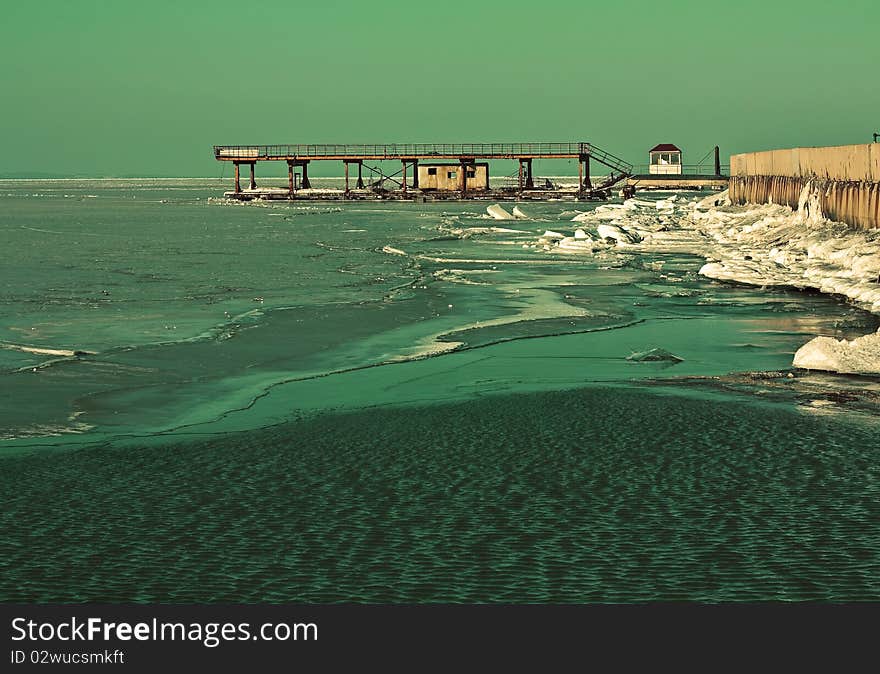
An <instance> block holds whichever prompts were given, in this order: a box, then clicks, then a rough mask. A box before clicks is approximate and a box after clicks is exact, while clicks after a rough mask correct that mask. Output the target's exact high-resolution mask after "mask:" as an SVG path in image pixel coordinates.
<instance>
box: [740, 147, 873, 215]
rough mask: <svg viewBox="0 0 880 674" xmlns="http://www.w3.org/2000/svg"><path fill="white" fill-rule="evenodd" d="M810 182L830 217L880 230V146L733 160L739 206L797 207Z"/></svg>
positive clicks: (795, 150) (775, 152)
mask: <svg viewBox="0 0 880 674" xmlns="http://www.w3.org/2000/svg"><path fill="white" fill-rule="evenodd" d="M810 183H812V185H811V187H812V189H813V190H815V193H816V194H817V196H818V200H819V205H820V207H821V209H822V215H824V216H825V217H826V218H828V219H830V220H837V221H840V222H846V223H847V224H850V225H853V226H854V227H858V228H860V229H875V228H880V143H871V144H867V145H841V146H838V147H799V148H792V149H788V150H769V151H767V152H750V153H746V154H737V155H733V156H732V157H731V158H730V199H731V201H733V203H736V204H745V203H769V202H773V203H775V204H786V205H788V206H791V207H792V208H797V206H798V199H799V198H800V195H801V193H802V192H803V189H804V187H806V186H807V185H808V184H810Z"/></svg>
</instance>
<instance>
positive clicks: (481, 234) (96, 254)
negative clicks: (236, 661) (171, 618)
mask: <svg viewBox="0 0 880 674" xmlns="http://www.w3.org/2000/svg"><path fill="white" fill-rule="evenodd" d="M227 187H228V186H227V185H225V184H221V183H218V182H217V181H216V180H196V179H169V180H158V179H152V180H146V179H144V180H136V179H132V180H101V181H86V180H71V181H66V180H63V181H50V180H46V181H0V236H2V241H3V244H4V245H3V250H4V261H3V264H2V265H0V467H2V470H0V490H2V492H0V493H2V499H3V509H2V513H0V531H2V537H3V540H4V545H3V547H2V552H0V568H2V569H3V573H2V575H0V600H4V601H27V602H31V601H37V602H53V601H135V602H137V601H181V602H186V601H194V602H211V601H232V602H235V601H242V602H245V601H247V602H260V601H269V602H291V601H293V602H295V601H307V602H336V601H355V602H514V603H520V602H571V603H581V602H608V601H614V602H617V601H624V602H626V601H650V600H696V601H710V602H712V601H755V600H783V601H799V600H822V601H843V600H862V599H870V600H878V599H880V463H878V458H880V442H878V430H880V428H878V425H877V423H876V420H877V415H876V404H875V403H876V399H878V398H880V394H878V391H877V383H876V380H874V379H871V378H864V377H862V378H860V377H847V376H843V375H830V374H821V373H812V374H811V373H808V372H804V371H799V370H794V369H793V368H792V358H793V356H794V353H795V352H796V351H797V350H798V349H799V348H800V347H801V346H803V345H804V344H805V343H807V342H808V341H809V340H811V339H812V338H813V337H815V336H817V335H823V336H827V337H834V338H836V339H853V338H856V337H859V336H861V335H865V334H868V333H871V332H874V331H876V330H877V327H878V319H877V317H876V316H875V315H874V314H872V313H870V312H869V311H866V310H865V309H864V308H861V307H860V306H857V305H855V304H853V303H851V302H847V301H845V300H844V299H843V298H841V297H838V296H832V295H828V294H822V293H820V292H817V291H815V290H810V289H808V288H807V289H795V288H791V287H788V286H787V285H785V284H774V285H768V286H767V287H763V288H762V287H755V286H752V285H744V284H738V283H731V282H728V281H726V280H712V279H710V278H707V277H706V276H702V275H700V274H698V271H699V270H700V269H701V268H702V267H703V265H704V263H705V262H706V260H705V259H704V258H703V257H701V256H700V255H697V254H695V252H696V251H694V250H692V249H688V250H685V249H684V248H681V247H680V248H679V249H675V250H673V249H672V248H669V247H667V249H665V250H661V249H659V248H658V249H652V248H651V247H650V246H633V247H626V246H615V245H608V244H606V243H604V242H602V241H598V239H600V238H601V237H599V236H598V235H597V230H596V226H595V223H593V222H592V220H591V216H590V215H589V213H587V214H585V215H584V214H580V215H579V211H590V210H591V209H593V208H595V205H591V204H585V203H574V202H525V203H521V204H517V205H518V207H519V209H521V212H522V213H523V214H524V215H525V216H526V217H525V218H517V219H512V220H495V219H492V218H490V217H489V216H488V215H487V212H486V207H487V206H488V205H491V204H492V202H478V201H477V202H443V203H398V202H293V203H288V202H270V203H266V204H262V203H250V204H230V203H225V202H223V200H221V199H217V198H216V197H218V196H219V195H221V194H222V192H223V190H224V189H227ZM697 196H698V195H687V194H684V195H678V197H677V198H678V199H680V200H682V201H687V200H689V199H691V198H692V197H693V198H696V197H697ZM666 197H668V195H656V196H654V197H651V196H648V197H644V198H645V199H648V200H651V199H657V200H659V199H662V198H666ZM640 198H642V197H640ZM503 206H504V208H506V209H508V210H510V209H511V208H512V206H513V204H503ZM659 210H662V209H659ZM574 217H579V218H580V221H579V222H577V221H572V218H574ZM669 218H670V222H669V223H668V228H669V229H675V226H676V225H675V221H674V220H675V217H674V214H673V215H671V216H669ZM600 220H601V218H597V219H596V222H599V221H600ZM591 223H592V224H591ZM577 228H584V229H585V230H586V235H587V236H589V237H591V238H593V239H596V240H597V244H596V246H595V249H594V251H593V252H592V253H584V252H583V251H581V250H575V249H566V248H565V247H560V246H558V245H556V241H555V240H554V238H553V236H551V237H550V238H548V237H546V236H543V235H544V233H545V232H547V231H549V232H558V233H560V234H564V235H566V236H572V235H573V233H574V230H575V229H577ZM663 229H664V230H665V229H667V227H666V225H665V224H664V227H663Z"/></svg>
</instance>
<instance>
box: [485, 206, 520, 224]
mask: <svg viewBox="0 0 880 674" xmlns="http://www.w3.org/2000/svg"><path fill="white" fill-rule="evenodd" d="M486 212H487V213H488V214H489V215H490V216H492V217H493V218H495V219H496V220H515V219H516V218H514V217H513V215H511V214H510V213H508V212H507V211H506V210H504V209H503V208H502V207H501V206H499V205H498V204H493V205H491V206H487V207H486Z"/></svg>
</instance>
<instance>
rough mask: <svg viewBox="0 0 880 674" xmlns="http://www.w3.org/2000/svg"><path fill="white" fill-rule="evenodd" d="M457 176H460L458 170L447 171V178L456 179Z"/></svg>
mask: <svg viewBox="0 0 880 674" xmlns="http://www.w3.org/2000/svg"><path fill="white" fill-rule="evenodd" d="M456 176H458V172H457V171H447V172H446V178H447V180H454V179H455V177H456Z"/></svg>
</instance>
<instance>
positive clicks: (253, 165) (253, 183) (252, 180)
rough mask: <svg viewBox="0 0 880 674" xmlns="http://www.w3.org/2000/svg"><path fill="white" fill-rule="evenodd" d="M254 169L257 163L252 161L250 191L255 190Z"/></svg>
mask: <svg viewBox="0 0 880 674" xmlns="http://www.w3.org/2000/svg"><path fill="white" fill-rule="evenodd" d="M256 168H257V162H255V161H252V162H251V189H252V190H255V189H257V181H256Z"/></svg>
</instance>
